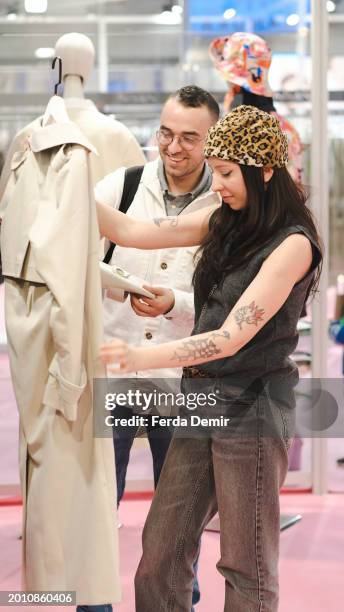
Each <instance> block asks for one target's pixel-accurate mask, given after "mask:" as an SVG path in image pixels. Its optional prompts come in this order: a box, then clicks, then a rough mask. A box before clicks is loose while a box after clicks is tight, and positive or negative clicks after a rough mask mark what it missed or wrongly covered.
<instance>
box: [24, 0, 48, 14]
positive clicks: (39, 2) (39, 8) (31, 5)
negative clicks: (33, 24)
mask: <svg viewBox="0 0 344 612" xmlns="http://www.w3.org/2000/svg"><path fill="white" fill-rule="evenodd" d="M25 10H26V12H27V13H46V12H47V10H48V0H25Z"/></svg>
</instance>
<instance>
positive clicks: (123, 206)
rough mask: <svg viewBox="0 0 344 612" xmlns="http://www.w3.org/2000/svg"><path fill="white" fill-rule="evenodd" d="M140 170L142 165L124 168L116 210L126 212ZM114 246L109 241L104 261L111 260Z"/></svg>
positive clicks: (137, 184) (138, 181)
mask: <svg viewBox="0 0 344 612" xmlns="http://www.w3.org/2000/svg"><path fill="white" fill-rule="evenodd" d="M142 172H143V166H132V167H131V168H126V170H125V173H124V184H123V193H122V198H121V202H120V205H119V208H118V210H120V211H121V212H122V213H124V214H125V213H126V212H127V210H128V208H129V206H130V204H131V203H132V201H133V199H134V197H135V194H136V192H137V189H138V186H139V183H140V180H141V176H142ZM115 246H116V244H115V243H114V242H110V246H109V248H108V250H107V252H106V255H105V257H104V259H103V262H104V263H109V262H110V261H111V257H112V253H113V252H114V248H115Z"/></svg>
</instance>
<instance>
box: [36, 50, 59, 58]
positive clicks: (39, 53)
mask: <svg viewBox="0 0 344 612" xmlns="http://www.w3.org/2000/svg"><path fill="white" fill-rule="evenodd" d="M54 55H55V49H53V47H39V48H38V49H36V51H35V57H37V58H38V59H49V58H51V57H54Z"/></svg>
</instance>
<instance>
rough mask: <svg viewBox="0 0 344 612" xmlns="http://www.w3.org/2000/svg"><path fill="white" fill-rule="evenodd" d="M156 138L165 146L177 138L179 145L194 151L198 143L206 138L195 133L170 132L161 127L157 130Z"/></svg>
mask: <svg viewBox="0 0 344 612" xmlns="http://www.w3.org/2000/svg"><path fill="white" fill-rule="evenodd" d="M156 138H157V141H158V143H159V144H160V145H162V146H163V147H168V145H170V144H172V142H173V141H174V139H175V138H177V139H178V142H179V145H180V146H181V147H182V148H183V149H185V150H186V151H192V149H194V148H195V147H196V145H198V144H199V143H200V142H204V138H199V136H194V135H193V134H181V135H179V134H173V132H168V131H167V130H163V129H161V128H160V129H159V130H158V131H157V132H156Z"/></svg>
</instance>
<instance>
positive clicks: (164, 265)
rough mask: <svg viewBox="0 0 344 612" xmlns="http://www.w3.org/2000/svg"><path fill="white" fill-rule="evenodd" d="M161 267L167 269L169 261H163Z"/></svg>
mask: <svg viewBox="0 0 344 612" xmlns="http://www.w3.org/2000/svg"><path fill="white" fill-rule="evenodd" d="M160 268H161V269H162V270H167V263H166V262H165V261H163V262H162V263H161V264H160Z"/></svg>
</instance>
